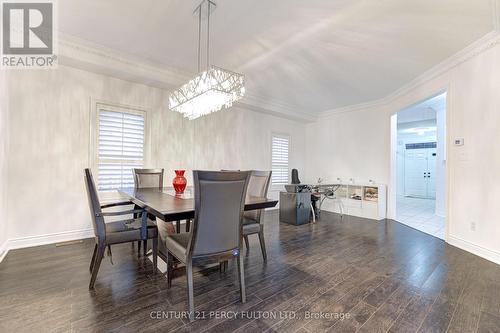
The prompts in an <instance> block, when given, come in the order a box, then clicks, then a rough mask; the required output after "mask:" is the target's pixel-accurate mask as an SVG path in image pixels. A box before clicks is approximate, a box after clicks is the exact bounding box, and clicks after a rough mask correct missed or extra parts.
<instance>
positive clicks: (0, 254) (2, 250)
mask: <svg viewBox="0 0 500 333" xmlns="http://www.w3.org/2000/svg"><path fill="white" fill-rule="evenodd" d="M8 252H9V241H8V240H6V241H5V242H3V244H2V245H0V262H2V260H3V258H5V256H6V255H7V253H8Z"/></svg>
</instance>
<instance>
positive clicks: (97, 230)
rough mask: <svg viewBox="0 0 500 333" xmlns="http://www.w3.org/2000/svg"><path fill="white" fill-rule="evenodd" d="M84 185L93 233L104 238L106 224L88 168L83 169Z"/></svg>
mask: <svg viewBox="0 0 500 333" xmlns="http://www.w3.org/2000/svg"><path fill="white" fill-rule="evenodd" d="M85 187H86V188H87V198H88V201H89V208H90V215H92V226H93V228H94V235H95V236H96V237H97V238H99V239H105V238H106V225H105V224H104V217H103V216H102V215H101V212H102V211H101V204H100V202H99V196H98V194H97V189H96V186H95V183H94V178H93V177H92V172H91V171H90V169H85Z"/></svg>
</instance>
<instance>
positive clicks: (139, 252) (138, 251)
mask: <svg viewBox="0 0 500 333" xmlns="http://www.w3.org/2000/svg"><path fill="white" fill-rule="evenodd" d="M137 257H138V258H140V257H141V241H137Z"/></svg>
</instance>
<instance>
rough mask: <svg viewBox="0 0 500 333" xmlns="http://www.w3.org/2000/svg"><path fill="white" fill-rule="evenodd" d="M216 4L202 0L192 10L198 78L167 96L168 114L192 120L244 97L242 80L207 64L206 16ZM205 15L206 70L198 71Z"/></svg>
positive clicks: (208, 49)
mask: <svg viewBox="0 0 500 333" xmlns="http://www.w3.org/2000/svg"><path fill="white" fill-rule="evenodd" d="M215 7H216V4H215V3H214V2H213V1H211V0H203V1H202V2H201V3H200V5H199V6H198V7H196V9H195V10H194V14H196V15H197V16H198V75H197V76H196V77H194V78H193V79H191V80H189V81H188V82H187V83H186V84H184V85H182V86H181V87H179V88H178V89H176V90H174V91H172V92H171V93H170V96H169V108H170V110H173V111H177V112H180V113H182V114H183V115H184V117H186V118H188V119H190V120H192V119H196V118H198V117H201V116H204V115H207V114H210V113H212V112H216V111H219V110H221V109H224V108H229V107H231V106H232V104H233V102H235V101H237V100H239V99H241V98H242V97H243V96H244V95H245V86H244V76H243V74H238V73H235V72H232V71H229V70H226V69H223V68H220V67H216V66H213V65H211V64H210V13H211V11H212V10H213V9H215ZM205 9H206V11H207V12H206V13H207V14H206V15H207V45H206V47H207V50H206V56H207V59H206V68H205V70H203V71H202V70H201V25H202V14H203V11H204V10H205Z"/></svg>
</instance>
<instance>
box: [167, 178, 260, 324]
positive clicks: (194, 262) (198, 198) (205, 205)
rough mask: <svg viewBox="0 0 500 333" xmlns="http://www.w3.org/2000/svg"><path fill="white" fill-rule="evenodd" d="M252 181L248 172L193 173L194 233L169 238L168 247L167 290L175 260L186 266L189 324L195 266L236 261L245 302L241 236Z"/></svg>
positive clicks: (192, 316)
mask: <svg viewBox="0 0 500 333" xmlns="http://www.w3.org/2000/svg"><path fill="white" fill-rule="evenodd" d="M249 179H250V172H249V171H244V172H231V171H229V172H222V171H193V183H194V195H195V197H194V207H195V213H194V220H193V224H192V230H191V232H189V233H187V232H185V233H180V234H173V235H169V236H168V237H167V239H166V244H165V245H166V248H167V256H168V258H167V286H168V287H170V286H171V284H172V273H173V264H174V258H175V259H177V260H178V261H180V262H181V263H183V264H184V265H185V266H186V277H187V285H188V303H189V319H190V321H193V320H194V296H193V266H199V265H206V264H212V263H220V262H223V261H227V260H231V259H236V260H237V262H238V271H239V283H240V297H241V302H242V303H245V302H246V295H245V276H244V268H243V257H242V256H241V235H242V228H243V224H242V221H243V210H244V208H245V194H246V190H247V186H248V181H249Z"/></svg>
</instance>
